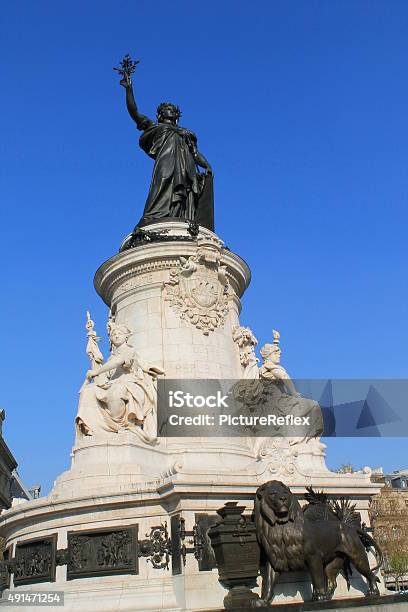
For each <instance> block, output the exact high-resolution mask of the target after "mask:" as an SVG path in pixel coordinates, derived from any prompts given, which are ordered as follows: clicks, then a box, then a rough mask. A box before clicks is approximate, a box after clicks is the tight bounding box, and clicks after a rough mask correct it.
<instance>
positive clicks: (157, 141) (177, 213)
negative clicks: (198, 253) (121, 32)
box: [115, 56, 214, 230]
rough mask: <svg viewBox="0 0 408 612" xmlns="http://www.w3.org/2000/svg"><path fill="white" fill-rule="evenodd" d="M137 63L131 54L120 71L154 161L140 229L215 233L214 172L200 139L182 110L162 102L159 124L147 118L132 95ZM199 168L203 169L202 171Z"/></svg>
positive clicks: (142, 138)
mask: <svg viewBox="0 0 408 612" xmlns="http://www.w3.org/2000/svg"><path fill="white" fill-rule="evenodd" d="M135 66H136V62H132V60H131V59H130V57H129V56H126V57H125V58H124V60H123V61H122V63H121V66H120V68H117V69H115V70H117V71H118V72H119V73H120V74H121V75H122V77H123V78H122V80H121V81H120V84H121V85H122V86H123V87H124V88H125V89H126V105H127V109H128V111H129V114H130V116H131V117H132V119H133V120H134V122H135V123H136V126H137V129H138V130H140V131H141V132H142V134H141V136H140V140H139V144H140V147H141V148H142V149H143V151H144V152H145V153H147V155H149V157H151V158H152V159H154V162H155V163H154V168H153V175H152V180H151V183H150V189H149V194H148V196H147V200H146V204H145V208H144V211H143V216H142V218H141V220H140V221H139V223H138V224H137V227H143V226H146V225H149V224H150V223H155V222H157V221H160V220H166V219H167V220H169V219H173V220H176V219H177V220H180V219H184V220H187V221H194V222H196V223H198V224H199V225H203V226H204V227H207V228H208V229H210V230H214V212H213V209H214V204H213V172H212V168H211V166H210V164H209V163H208V161H207V160H206V159H205V157H204V156H203V155H202V154H201V153H200V152H199V151H198V149H197V137H196V135H195V134H194V133H193V132H191V131H190V130H187V129H186V128H182V127H180V126H179V125H178V122H179V118H180V116H181V112H180V109H179V108H178V106H175V105H174V104H171V103H170V102H162V103H161V104H160V105H159V106H158V108H157V120H156V121H153V120H152V119H149V117H146V116H145V115H142V114H141V113H140V112H139V109H138V107H137V104H136V101H135V97H134V94H133V86H132V78H131V75H132V73H133V72H134V70H135ZM198 167H201V168H204V170H205V173H200V172H199V170H198Z"/></svg>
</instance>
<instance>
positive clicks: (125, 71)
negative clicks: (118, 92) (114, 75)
mask: <svg viewBox="0 0 408 612" xmlns="http://www.w3.org/2000/svg"><path fill="white" fill-rule="evenodd" d="M139 63H140V61H139V60H136V61H135V62H134V61H133V60H132V58H131V57H130V55H129V53H127V55H125V57H124V58H123V60H122V61H121V62H120V65H119V68H114V70H116V72H118V73H119V74H120V75H121V77H123V80H124V81H125V83H126V85H131V84H132V74H133V73H134V71H135V70H136V66H137V65H138V64H139Z"/></svg>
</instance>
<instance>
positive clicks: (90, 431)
mask: <svg viewBox="0 0 408 612" xmlns="http://www.w3.org/2000/svg"><path fill="white" fill-rule="evenodd" d="M87 316H88V320H87V324H86V328H87V330H88V334H87V336H88V345H87V354H88V356H89V358H90V361H91V367H92V369H91V370H89V371H88V372H87V375H86V379H85V382H84V384H83V386H82V389H81V391H80V395H79V405H78V414H77V416H76V419H75V423H76V431H77V437H78V438H82V437H84V436H93V435H99V434H102V435H106V434H107V433H118V432H120V431H124V430H129V431H131V432H133V433H135V434H136V435H138V436H139V437H140V438H141V439H142V440H143V441H144V442H147V443H148V444H153V443H156V441H157V415H156V412H157V389H156V379H157V377H158V376H159V375H161V374H164V371H163V370H162V369H161V368H160V367H159V366H156V365H151V364H145V363H144V362H143V361H142V360H141V358H140V356H139V354H138V353H137V352H136V350H135V349H134V348H133V346H132V345H131V344H130V343H129V339H130V336H131V335H132V332H131V330H130V329H129V328H128V327H126V326H125V325H118V324H117V323H115V321H114V320H113V319H112V318H110V319H109V322H108V331H109V339H110V343H111V354H110V356H109V358H108V360H107V361H106V363H103V355H102V353H101V352H100V350H99V347H98V340H99V338H98V337H97V336H96V332H95V331H94V329H93V327H94V323H93V321H92V320H91V318H90V316H89V313H87Z"/></svg>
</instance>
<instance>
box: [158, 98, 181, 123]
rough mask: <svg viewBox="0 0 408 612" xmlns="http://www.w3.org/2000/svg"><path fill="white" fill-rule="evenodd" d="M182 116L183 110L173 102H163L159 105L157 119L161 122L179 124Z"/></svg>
mask: <svg viewBox="0 0 408 612" xmlns="http://www.w3.org/2000/svg"><path fill="white" fill-rule="evenodd" d="M180 117H181V111H180V109H179V107H178V106H176V105H175V104H172V103H171V102H162V103H161V104H159V106H158V107H157V121H158V122H159V123H172V124H173V125H177V123H178V120H179V119H180Z"/></svg>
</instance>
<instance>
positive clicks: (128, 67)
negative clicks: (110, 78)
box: [114, 55, 154, 130]
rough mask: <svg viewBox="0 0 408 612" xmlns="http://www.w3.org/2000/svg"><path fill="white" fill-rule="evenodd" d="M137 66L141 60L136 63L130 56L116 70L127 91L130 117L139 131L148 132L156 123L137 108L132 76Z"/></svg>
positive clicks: (126, 56)
mask: <svg viewBox="0 0 408 612" xmlns="http://www.w3.org/2000/svg"><path fill="white" fill-rule="evenodd" d="M137 64H139V60H136V61H135V62H134V61H133V60H132V58H131V57H130V55H125V57H124V58H123V60H122V61H121V63H120V66H119V68H114V70H116V72H118V73H119V74H120V75H121V76H122V79H121V80H120V84H121V85H122V87H124V88H125V89H126V106H127V109H128V111H129V115H130V116H131V117H132V119H133V121H134V122H135V123H136V125H137V129H138V130H146V129H147V128H148V127H150V126H152V125H154V121H152V120H151V119H149V117H146V115H142V114H141V113H139V109H138V108H137V104H136V100H135V96H134V93H133V83H132V74H133V73H134V72H135V70H136V66H137Z"/></svg>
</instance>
